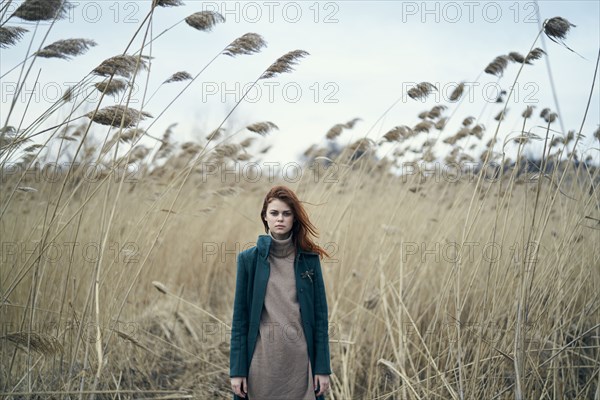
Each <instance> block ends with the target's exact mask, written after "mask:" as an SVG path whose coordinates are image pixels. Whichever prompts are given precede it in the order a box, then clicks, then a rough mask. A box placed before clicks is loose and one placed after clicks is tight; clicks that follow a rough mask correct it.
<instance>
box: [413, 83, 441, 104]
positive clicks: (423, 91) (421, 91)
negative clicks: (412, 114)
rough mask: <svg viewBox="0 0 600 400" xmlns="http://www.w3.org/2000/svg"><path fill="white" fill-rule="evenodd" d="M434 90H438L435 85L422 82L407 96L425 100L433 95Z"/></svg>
mask: <svg viewBox="0 0 600 400" xmlns="http://www.w3.org/2000/svg"><path fill="white" fill-rule="evenodd" d="M433 90H437V88H436V87H435V85H433V84H432V83H429V82H421V83H419V84H417V86H415V87H413V88H410V89H409V90H408V92H407V94H408V97H410V98H411V99H414V100H417V99H418V100H424V99H426V98H427V96H429V95H430V94H431V92H432V91H433Z"/></svg>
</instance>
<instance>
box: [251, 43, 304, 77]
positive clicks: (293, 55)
mask: <svg viewBox="0 0 600 400" xmlns="http://www.w3.org/2000/svg"><path fill="white" fill-rule="evenodd" d="M307 55H308V52H307V51H304V50H293V51H290V52H288V53H286V54H284V55H283V56H281V57H279V58H278V59H277V60H276V61H275V62H274V63H273V64H271V66H270V67H269V68H267V70H266V71H265V72H264V73H263V74H262V75H261V77H260V78H259V79H269V78H273V77H275V76H276V75H279V74H283V73H286V72H291V71H293V70H294V68H293V66H294V65H296V64H298V60H299V59H301V58H303V57H306V56H307Z"/></svg>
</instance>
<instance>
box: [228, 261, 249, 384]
mask: <svg viewBox="0 0 600 400" xmlns="http://www.w3.org/2000/svg"><path fill="white" fill-rule="evenodd" d="M242 254H243V253H240V254H238V257H237V275H236V282H235V298H234V301H233V320H232V323H231V347H230V352H229V376H230V377H232V378H233V377H236V376H247V374H248V355H247V353H248V352H247V347H248V304H247V298H246V291H247V288H248V272H247V269H246V265H245V263H244V259H243V257H242Z"/></svg>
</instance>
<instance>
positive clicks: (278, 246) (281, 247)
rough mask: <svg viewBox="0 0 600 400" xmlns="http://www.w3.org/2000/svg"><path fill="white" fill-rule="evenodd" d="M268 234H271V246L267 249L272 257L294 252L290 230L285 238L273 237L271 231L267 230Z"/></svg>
mask: <svg viewBox="0 0 600 400" xmlns="http://www.w3.org/2000/svg"><path fill="white" fill-rule="evenodd" d="M269 236H271V248H270V250H269V254H270V255H272V256H274V257H288V256H289V255H290V254H292V253H293V252H294V242H293V240H292V232H291V231H290V234H289V236H288V237H287V238H286V239H276V238H275V237H273V234H272V233H271V231H269Z"/></svg>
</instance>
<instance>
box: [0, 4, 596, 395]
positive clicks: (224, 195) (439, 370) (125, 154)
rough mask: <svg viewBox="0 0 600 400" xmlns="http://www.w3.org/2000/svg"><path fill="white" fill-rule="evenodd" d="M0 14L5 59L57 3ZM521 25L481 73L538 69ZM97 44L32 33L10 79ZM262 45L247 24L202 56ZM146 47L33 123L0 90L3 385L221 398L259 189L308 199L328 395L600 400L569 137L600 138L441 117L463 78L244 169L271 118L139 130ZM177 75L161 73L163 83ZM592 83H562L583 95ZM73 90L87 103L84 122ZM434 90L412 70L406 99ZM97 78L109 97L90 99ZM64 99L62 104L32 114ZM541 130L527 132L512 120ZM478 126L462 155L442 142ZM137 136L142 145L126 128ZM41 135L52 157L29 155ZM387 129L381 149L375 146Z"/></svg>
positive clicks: (589, 191) (552, 30) (587, 250)
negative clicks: (400, 110) (412, 108)
mask: <svg viewBox="0 0 600 400" xmlns="http://www.w3.org/2000/svg"><path fill="white" fill-rule="evenodd" d="M8 3H10V2H8ZM180 3H181V2H180V1H179V0H162V1H161V0H155V1H154V2H153V5H152V7H150V6H149V8H150V10H149V12H148V16H147V18H146V19H144V21H142V22H141V23H140V26H139V29H138V30H137V31H136V35H141V36H144V35H147V33H148V26H149V23H148V21H151V20H152V19H153V18H159V17H160V11H161V7H167V6H178V5H179V4H180ZM2 7H5V6H1V7H0V45H1V46H2V48H3V49H2V51H3V52H4V51H7V50H6V49H8V48H9V47H10V46H22V45H26V43H22V42H21V41H25V40H26V38H27V36H26V35H27V32H26V31H25V30H24V28H20V27H19V25H18V24H17V22H18V21H19V19H20V20H25V21H52V22H53V23H57V24H58V23H60V18H61V16H63V15H64V12H65V7H67V3H66V2H63V1H61V0H46V1H41V0H27V1H25V2H24V3H22V5H21V6H20V7H19V8H18V9H17V11H16V12H14V13H13V14H11V15H7V14H6V13H5V12H4V11H5V10H6V8H2ZM223 22H224V18H223V17H222V16H221V15H219V14H218V13H215V12H208V11H203V12H198V13H195V14H193V15H190V16H188V17H187V18H186V19H185V23H186V24H187V25H189V26H190V28H191V29H197V30H203V31H210V30H211V29H212V28H213V26H214V25H216V24H218V23H223ZM51 28H52V25H50V27H49V28H48V29H51ZM571 28H572V24H570V23H569V21H567V20H565V19H563V18H560V17H556V18H552V19H550V20H547V21H545V23H544V26H543V29H542V30H541V31H540V35H546V36H547V37H548V38H550V39H553V41H554V40H556V42H557V43H553V45H557V46H558V45H561V44H559V43H558V42H559V41H560V42H561V43H562V44H563V45H564V42H563V41H564V40H567V39H568V37H567V33H568V31H569V30H570V29H571ZM534 39H535V41H534ZM537 39H538V38H532V41H533V45H532V46H531V49H530V51H529V52H528V53H527V54H525V55H521V54H519V53H516V52H510V53H508V54H507V55H502V56H499V57H497V58H496V59H495V60H493V61H492V62H491V63H490V64H489V65H488V66H487V68H485V70H484V71H482V72H483V73H487V74H491V75H494V76H498V75H500V74H501V73H502V71H503V70H504V69H505V68H506V67H507V65H509V64H517V65H518V66H520V67H521V68H522V67H523V65H525V64H535V62H536V60H539V59H540V58H542V57H544V54H545V53H544V51H543V50H542V49H541V48H539V47H537ZM146 40H148V41H151V40H153V39H152V38H150V37H147V36H144V42H145V41H146ZM132 41H133V39H132ZM94 45H95V43H94V42H93V41H89V40H87V41H82V40H78V39H72V40H65V41H60V42H56V43H52V44H44V45H43V46H42V47H41V48H40V49H38V50H35V49H31V52H30V53H29V55H28V57H27V59H26V60H24V61H23V63H22V65H20V66H18V68H20V69H21V77H20V82H25V81H27V80H30V79H35V76H33V75H32V74H33V72H32V71H33V69H32V68H31V66H32V65H33V64H34V63H35V61H36V58H38V57H54V58H56V57H58V58H71V57H75V56H77V55H79V54H82V53H83V52H85V51H86V50H87V49H88V48H89V47H91V46H94ZM263 45H264V41H263V39H262V37H261V36H260V35H259V34H255V33H250V34H246V35H243V36H241V37H240V38H238V39H236V40H235V41H234V42H232V43H230V44H228V45H227V44H225V45H224V49H223V51H222V52H221V53H219V54H217V55H216V56H215V58H216V57H218V56H231V57H237V56H241V55H251V54H253V53H257V52H259V51H260V49H261V48H262V47H263ZM306 56H309V55H308V54H307V53H306V52H305V51H303V50H294V51H291V52H289V53H286V54H284V55H283V56H282V57H281V58H279V59H278V60H276V61H275V62H274V63H273V64H272V65H270V66H268V67H267V68H266V69H265V71H264V73H263V74H262V75H261V76H260V77H258V78H257V81H258V80H259V79H272V78H276V77H277V76H278V75H280V74H284V73H293V71H292V70H293V66H294V65H295V64H296V63H298V62H301V59H302V58H304V57H306ZM148 60H149V57H148V56H146V55H145V54H144V52H143V51H142V52H137V53H135V50H132V49H129V48H128V49H127V50H126V51H125V52H124V53H123V54H117V55H115V56H114V57H112V58H110V59H107V60H104V61H99V63H98V67H97V68H95V69H94V70H93V71H90V74H89V75H88V76H86V77H84V78H83V79H82V80H81V81H80V83H79V84H78V85H76V86H74V87H73V88H72V90H69V92H68V93H67V94H66V95H65V96H63V98H61V100H60V101H58V102H57V103H56V104H53V105H50V106H49V108H48V111H47V112H45V113H43V114H41V115H39V116H36V118H35V119H33V122H31V123H30V124H29V125H26V124H23V123H22V121H23V120H24V118H22V117H24V115H23V116H22V115H10V114H12V112H13V109H14V108H13V106H14V103H13V104H12V105H11V104H8V105H6V104H3V105H2V107H3V117H2V121H1V123H2V125H3V127H2V131H1V136H0V162H1V163H2V182H1V184H2V190H1V192H0V234H1V242H2V252H1V263H0V300H1V301H0V321H1V327H2V329H1V331H0V395H1V396H2V398H7V399H84V398H85V399H142V398H144V399H185V398H190V399H209V398H210V399H213V398H223V399H225V398H231V396H232V392H231V387H230V380H229V340H230V332H231V316H232V303H233V294H234V289H235V278H236V276H235V274H236V265H235V263H236V256H237V253H239V251H241V250H244V249H246V248H248V247H250V246H252V245H253V244H254V242H255V240H256V237H257V235H259V234H262V233H264V232H263V231H261V229H262V223H261V221H260V215H259V214H260V208H261V206H262V201H263V198H264V195H265V194H266V192H267V191H268V189H269V188H270V187H271V186H273V185H275V184H284V185H287V186H289V187H291V188H292V189H294V190H295V192H296V193H297V194H298V195H299V197H300V198H301V199H302V200H303V201H304V202H305V207H306V209H307V211H308V212H309V215H310V217H311V220H312V222H313V223H314V224H315V225H316V226H317V227H318V229H319V232H320V237H319V238H318V239H317V242H318V243H319V244H320V245H321V246H323V247H324V248H325V249H326V250H327V251H328V252H329V253H330V255H331V258H329V259H327V258H325V259H323V260H322V266H323V271H324V279H325V283H326V289H327V297H328V308H329V319H330V330H329V333H330V349H331V365H332V370H333V374H332V375H331V376H330V380H331V386H332V390H331V393H330V394H329V395H328V398H331V399H339V400H346V399H461V400H462V399H599V398H600V384H599V382H600V297H599V296H598V293H599V292H600V267H599V266H600V251H599V243H600V240H599V239H600V235H599V229H600V212H599V205H600V197H599V191H598V184H599V183H600V177H599V169H598V166H597V165H594V164H593V163H592V162H591V161H592V158H591V156H590V153H591V154H593V151H596V152H597V151H598V149H597V148H596V149H592V150H591V151H590V152H588V153H586V154H581V153H580V152H579V150H578V147H577V143H578V142H579V141H580V140H581V139H582V138H583V137H584V136H594V137H595V139H594V140H595V141H596V143H597V142H600V133H599V132H598V131H596V132H582V128H579V127H577V128H576V129H574V130H572V131H569V132H563V131H561V130H560V128H558V127H557V119H558V118H559V115H558V114H557V113H556V112H553V111H552V110H551V109H550V108H545V109H543V110H537V111H535V110H533V108H531V107H527V108H526V109H524V110H523V114H522V129H521V131H520V132H518V133H517V134H514V133H512V134H509V133H508V132H507V131H506V130H505V129H504V127H503V125H502V119H503V115H502V113H501V114H499V115H498V116H497V118H496V124H494V123H491V122H493V121H479V120H478V119H477V118H475V117H471V116H465V115H463V116H461V117H459V116H458V115H460V108H459V107H460V99H461V98H462V96H463V95H464V90H465V88H464V87H461V86H460V85H459V86H458V87H457V88H456V91H455V92H454V93H453V94H452V100H453V101H454V103H451V104H438V105H435V106H434V107H433V108H431V109H428V110H426V111H424V112H423V113H421V114H420V115H419V119H420V122H419V123H418V124H416V125H414V126H407V125H397V126H396V127H394V128H392V129H390V130H389V131H387V132H386V133H385V134H384V135H382V136H381V137H380V138H375V139H372V138H368V137H366V136H365V137H364V138H362V139H359V140H357V141H355V142H353V143H351V144H349V145H347V146H334V145H331V146H329V147H322V146H318V145H313V146H310V147H308V148H307V149H306V151H305V153H304V159H303V160H302V161H301V162H297V163H296V162H294V163H290V165H292V166H293V168H292V169H291V170H289V171H288V172H289V173H288V174H286V173H285V172H284V173H282V171H276V172H275V173H273V174H270V173H269V172H271V171H268V170H267V169H266V168H265V166H264V164H261V163H260V162H259V160H260V157H261V152H267V151H268V147H264V146H263V147H264V148H263V149H262V150H259V151H256V150H251V149H252V148H253V147H252V144H253V143H255V142H260V143H268V141H267V140H266V138H267V137H268V135H270V134H274V133H275V132H276V130H277V125H276V124H275V123H273V122H270V121H257V122H256V123H253V124H251V125H248V126H243V127H239V130H238V131H235V132H229V131H227V130H226V129H224V128H223V126H217V127H214V128H215V129H214V130H211V131H210V132H206V133H205V137H204V138H203V140H202V141H198V142H185V143H182V144H177V141H176V140H175V138H174V137H173V135H174V134H173V131H172V130H171V129H169V130H167V131H165V132H156V131H155V130H153V129H152V122H151V121H153V120H155V119H156V118H158V117H159V116H162V115H163V113H164V112H165V111H166V108H165V109H164V110H162V111H161V112H160V115H159V114H157V113H153V114H150V113H149V112H148V111H146V110H143V109H141V110H140V109H134V108H132V107H129V105H128V91H129V93H130V90H131V88H132V85H131V83H132V81H134V80H135V79H136V78H138V79H141V78H139V75H140V74H141V73H143V72H144V70H145V68H147V62H148ZM597 68H598V64H597V61H596V71H597ZM3 73H4V72H3ZM197 79H202V77H201V76H200V74H198V75H196V76H193V75H192V74H190V73H188V72H185V71H179V72H176V73H174V74H173V75H172V76H171V77H170V78H169V79H168V80H167V81H165V82H164V84H171V83H173V82H188V84H191V83H192V82H194V81H195V80H197ZM595 81H596V76H594V77H590V82H591V84H590V86H591V87H590V88H589V90H588V89H586V90H585V91H582V96H586V98H587V97H589V98H590V99H591V97H592V95H593V93H594V91H596V93H597V88H594V82H595ZM86 85H95V87H96V88H97V89H98V90H99V91H100V92H101V93H102V96H101V98H100V100H99V102H98V104H97V107H96V109H95V110H94V111H92V112H86V113H85V114H84V115H82V112H81V111H80V105H81V98H80V96H78V93H81V92H82V88H83V87H85V86H86ZM186 88H187V86H186ZM434 90H436V88H435V86H434V85H432V84H431V83H428V82H423V83H421V84H419V85H417V86H415V87H414V88H412V89H411V90H410V91H409V93H408V96H409V97H410V98H414V99H419V98H424V97H427V96H428V95H429V94H430V93H431V92H432V91H434ZM183 91H185V89H183V90H182V93H183ZM115 93H118V94H121V95H122V99H123V102H122V103H120V104H111V103H110V102H109V98H108V97H106V98H105V95H109V94H110V95H112V94H115ZM505 95H506V97H507V98H506V99H504V101H506V102H507V103H508V101H509V99H510V95H511V93H510V92H509V93H506V94H505ZM238 104H239V103H238ZM588 106H589V101H588ZM61 107H66V108H70V109H71V110H72V111H71V112H70V114H69V116H68V117H67V118H66V119H65V121H63V123H60V124H58V125H52V126H51V125H49V124H48V120H49V116H50V115H52V112H53V111H54V110H56V109H59V108H61ZM167 108H168V107H167ZM505 110H506V107H505ZM456 111H457V112H458V113H457V114H455V112H456ZM540 111H541V113H540ZM26 112H27V110H25V113H26ZM232 112H233V110H231V112H230V113H229V114H228V115H224V116H223V117H224V120H223V123H225V121H227V120H228V118H229V117H230V115H231V113H232ZM384 115H385V114H384ZM586 115H587V112H586ZM28 117H29V116H28ZM450 118H455V119H460V120H462V123H461V126H462V127H461V129H460V130H459V131H458V132H457V133H455V134H454V135H451V134H450V133H449V132H446V131H445V127H446V125H447V123H448V121H449V119H450ZM584 118H585V117H584ZM8 121H11V124H8ZM19 121H20V122H19ZM484 122H485V123H486V124H487V126H493V127H494V128H493V129H492V130H491V131H486V129H485V126H486V124H484ZM398 123H401V121H398ZM355 124H356V120H351V121H348V122H345V123H340V124H337V125H335V126H333V127H325V128H324V135H325V136H326V138H327V140H328V141H330V142H331V143H335V140H336V138H337V137H338V136H339V135H340V134H341V133H342V132H343V131H344V130H347V129H355ZM540 124H541V125H543V126H544V127H545V128H544V131H543V135H538V134H533V133H531V127H532V126H533V125H540ZM221 125H223V124H221ZM583 125H584V124H583V121H582V124H581V127H583ZM538 132H539V131H538ZM239 133H242V134H243V135H245V136H243V135H240V134H239ZM486 133H487V135H486V136H487V137H490V136H491V139H490V140H489V142H488V143H487V148H486V150H485V151H484V152H483V153H481V156H480V157H479V159H476V158H474V157H472V156H469V155H468V154H466V153H465V152H464V148H465V147H466V146H460V145H459V144H461V143H464V141H465V140H472V141H475V140H482V139H483V137H484V135H485V134H486ZM418 136H426V137H427V141H426V142H425V144H424V145H423V148H422V149H420V150H419V160H418V161H417V162H411V163H405V162H403V161H402V160H403V156H404V155H405V150H399V147H398V146H399V145H400V144H402V143H403V142H405V141H407V140H409V139H411V138H414V137H418ZM146 137H149V138H151V139H152V140H154V141H155V142H157V143H158V145H157V146H156V147H155V148H154V149H151V148H149V147H147V146H145V145H142V144H138V142H139V141H140V140H141V139H142V138H146ZM440 137H443V139H440V140H443V141H444V142H445V143H448V144H451V145H453V146H455V148H454V150H453V151H452V152H451V153H449V154H447V155H445V156H444V157H442V158H440V156H439V155H436V154H434V152H433V150H432V149H433V146H434V145H435V142H436V141H437V140H438V138H440ZM40 138H44V140H39V139H40ZM55 142H59V143H60V146H59V147H58V150H57V151H53V152H48V151H45V149H46V148H47V147H48V146H49V144H50V143H55ZM509 142H512V143H516V144H517V145H518V152H517V157H516V159H515V160H511V159H509V158H508V157H507V156H506V155H505V154H504V151H503V150H504V148H505V146H506V143H509ZM532 142H540V143H543V144H544V146H543V152H542V153H541V154H540V155H539V157H537V158H528V157H526V156H525V152H524V151H525V149H527V146H530V145H531V143H532ZM389 145H391V146H392V147H391V148H392V149H395V150H391V151H388V152H387V153H386V154H385V156H381V155H380V153H379V152H378V150H379V149H380V148H382V146H389ZM599 147H600V146H599ZM64 160H67V161H68V162H65V161H64ZM409 167H410V168H409ZM231 171H234V173H231ZM400 172H401V173H400Z"/></svg>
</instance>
